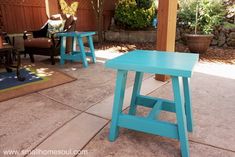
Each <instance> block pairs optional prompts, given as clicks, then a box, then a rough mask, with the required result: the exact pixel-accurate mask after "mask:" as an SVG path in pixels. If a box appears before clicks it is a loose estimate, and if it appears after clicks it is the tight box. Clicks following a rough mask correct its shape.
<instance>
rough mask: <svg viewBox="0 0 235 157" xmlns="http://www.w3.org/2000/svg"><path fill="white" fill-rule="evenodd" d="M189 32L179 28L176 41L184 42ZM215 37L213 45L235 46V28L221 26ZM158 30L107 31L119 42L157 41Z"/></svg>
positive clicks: (110, 36)
mask: <svg viewBox="0 0 235 157" xmlns="http://www.w3.org/2000/svg"><path fill="white" fill-rule="evenodd" d="M185 33H187V30H185V29H183V28H179V27H178V28H177V32H176V41H180V42H182V41H183V42H184V37H183V34H185ZM214 35H215V36H214V38H213V41H212V43H211V46H218V47H225V48H226V47H235V28H234V29H225V28H220V29H218V30H216V31H215V32H214ZM156 36H157V32H156V30H151V31H124V30H119V31H117V30H115V31H113V30H108V31H106V32H105V40H106V41H117V42H130V43H131V42H133V43H138V42H142V43H143V42H156Z"/></svg>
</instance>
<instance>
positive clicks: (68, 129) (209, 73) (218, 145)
mask: <svg viewBox="0 0 235 157" xmlns="http://www.w3.org/2000/svg"><path fill="white" fill-rule="evenodd" d="M108 55H110V57H109V56H108ZM108 55H107V52H106V54H104V53H103V52H97V56H98V63H96V64H89V67H88V68H86V69H84V68H82V65H81V64H78V63H69V62H68V63H67V64H65V66H64V67H60V66H59V65H58V64H57V65H56V68H58V69H60V70H61V71H63V72H65V73H67V74H69V75H71V76H73V77H76V78H77V80H76V81H74V82H71V83H67V84H64V85H61V86H57V87H54V88H50V89H46V90H43V91H40V92H36V93H33V94H29V95H26V96H22V97H19V98H15V99H11V100H8V101H5V102H2V103H0V113H1V114H0V157H4V156H16V155H3V151H5V150H18V151H21V150H65V151H67V150H85V151H86V154H84V155H82V154H80V155H79V154H74V155H72V154H70V155H50V154H47V155H46V154H40V155H31V154H28V155H22V154H21V155H18V156H27V157H32V156H40V157H45V156H47V157H52V156H53V157H54V156H66V157H73V156H89V157H90V156H92V157H93V156H94V157H104V156H107V157H108V156H117V157H118V156H127V157H128V156H130V157H131V156H135V157H142V156H146V157H150V156H159V157H178V156H180V151H179V143H178V142H177V141H175V140H172V139H168V138H163V137H159V136H154V135H149V134H144V133H140V132H135V131H131V130H127V129H121V132H120V136H119V138H118V139H117V140H116V141H115V142H112V143H111V142H109V141H108V133H109V123H110V118H111V112H112V102H113V91H114V87H115V77H116V75H115V71H113V70H110V69H106V68H104V66H103V62H104V60H105V59H107V58H111V57H113V56H114V55H117V54H111V53H110V54H108ZM26 60H28V58H27V59H26ZM26 60H25V59H23V61H26ZM36 64H40V65H43V66H48V67H53V66H51V65H50V63H49V61H48V60H46V61H45V59H44V58H43V57H42V58H41V57H37V60H36ZM54 67H55V66H54ZM195 71H196V72H195V74H194V75H193V78H192V80H191V84H192V103H193V113H194V126H195V128H194V132H193V133H190V134H189V140H190V151H191V156H192V157H207V156H208V157H209V156H210V157H235V135H234V129H235V92H234V89H235V65H222V64H217V63H199V64H198V65H197V67H196V69H195ZM133 79H134V74H133V73H130V75H129V77H128V81H127V90H126V97H125V102H124V108H123V109H126V110H127V109H128V106H129V102H130V96H131V91H132V85H133ZM141 93H142V94H144V95H151V96H156V97H164V98H169V99H172V89H171V82H165V83H163V82H159V81H156V80H154V78H153V75H150V74H148V75H145V76H144V82H143V87H142V89H141ZM125 112H126V111H125ZM147 112H148V109H146V108H143V107H140V108H138V114H140V115H145V114H146V113H147ZM161 118H162V119H164V120H169V121H175V116H174V115H172V114H169V113H166V112H164V113H161Z"/></svg>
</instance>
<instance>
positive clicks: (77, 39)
mask: <svg viewBox="0 0 235 157" xmlns="http://www.w3.org/2000/svg"><path fill="white" fill-rule="evenodd" d="M94 34H95V32H65V33H57V36H58V37H61V47H60V64H61V65H63V64H64V62H65V60H71V61H82V64H83V67H88V62H87V60H86V57H88V56H89V57H91V58H92V62H93V63H95V62H96V57H95V49H94V45H93V39H92V36H93V35H94ZM67 37H72V52H69V53H65V51H66V38H67ZM83 37H86V38H87V41H88V45H89V48H90V51H89V52H86V51H85V48H84V43H83V40H82V38H83ZM77 43H78V46H79V48H80V51H78V50H77V49H76V45H77Z"/></svg>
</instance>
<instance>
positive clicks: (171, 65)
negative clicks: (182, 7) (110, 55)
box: [105, 50, 199, 157]
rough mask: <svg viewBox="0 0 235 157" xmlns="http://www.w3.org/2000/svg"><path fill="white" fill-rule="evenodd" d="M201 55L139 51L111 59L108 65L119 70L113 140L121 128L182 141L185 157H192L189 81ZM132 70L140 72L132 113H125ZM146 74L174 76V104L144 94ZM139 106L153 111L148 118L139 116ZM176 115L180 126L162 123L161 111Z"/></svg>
mask: <svg viewBox="0 0 235 157" xmlns="http://www.w3.org/2000/svg"><path fill="white" fill-rule="evenodd" d="M198 58H199V55H198V54H192V53H167V52H159V51H147V50H135V51H133V52H129V53H127V54H124V55H122V56H120V57H117V58H114V59H111V60H108V61H107V62H106V63H105V65H106V67H108V68H113V69H116V70H117V79H116V88H115V96H114V104H113V112H112V121H111V127H110V135H109V139H110V141H115V140H116V138H117V137H118V132H119V128H120V127H124V128H128V129H133V130H136V131H142V132H145V133H150V134H155V135H160V136H165V137H169V138H174V139H178V140H179V141H180V148H181V154H182V156H183V157H189V142H188V131H189V132H192V131H193V118H192V108H191V97H190V83H189V78H190V77H191V76H192V72H193V68H194V66H195V64H196V63H197V62H198ZM128 71H134V72H136V75H135V82H134V87H133V92H132V98H131V104H130V110H129V113H128V114H124V113H122V106H123V99H124V93H125V87H126V79H127V73H128ZM144 73H153V74H164V75H170V76H171V78H172V85H173V92H174V101H170V100H165V99H162V98H154V97H149V96H144V95H141V94H140V88H141V83H142V78H143V74H144ZM137 105H141V106H145V107H149V108H152V110H151V111H150V113H149V114H148V116H147V117H139V116H138V117H137V116H135V115H136V107H137ZM162 110H163V111H168V112H175V113H176V117H177V123H176V124H174V123H170V122H166V121H160V120H158V116H159V113H160V112H161V111H162Z"/></svg>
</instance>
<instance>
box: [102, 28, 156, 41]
mask: <svg viewBox="0 0 235 157" xmlns="http://www.w3.org/2000/svg"><path fill="white" fill-rule="evenodd" d="M156 36H157V34H156V31H154V30H153V31H123V30H120V31H111V30H109V31H106V32H105V40H106V41H117V42H133V43H138V42H156Z"/></svg>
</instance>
